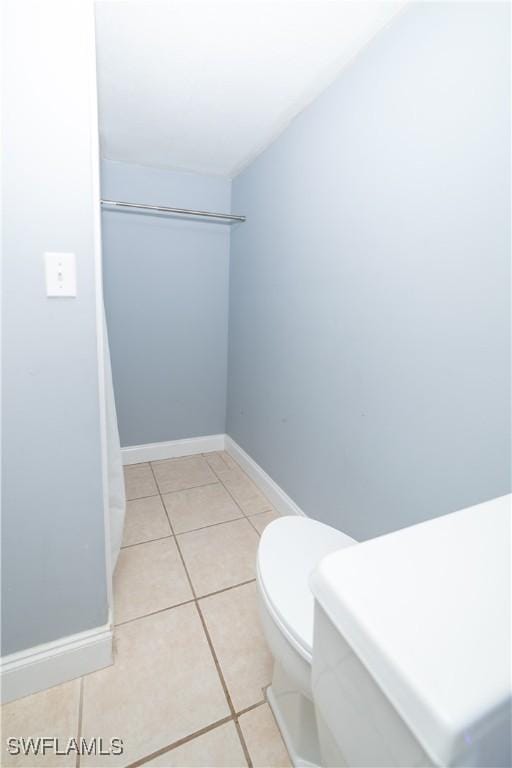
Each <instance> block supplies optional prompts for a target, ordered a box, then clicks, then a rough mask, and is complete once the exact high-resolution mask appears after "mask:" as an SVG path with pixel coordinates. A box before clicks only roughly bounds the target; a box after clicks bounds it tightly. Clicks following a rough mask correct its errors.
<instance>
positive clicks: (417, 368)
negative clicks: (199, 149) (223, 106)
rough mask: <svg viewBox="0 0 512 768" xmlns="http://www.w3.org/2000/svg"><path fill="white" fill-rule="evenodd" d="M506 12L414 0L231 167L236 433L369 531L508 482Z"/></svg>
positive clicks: (448, 507)
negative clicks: (264, 143)
mask: <svg viewBox="0 0 512 768" xmlns="http://www.w3.org/2000/svg"><path fill="white" fill-rule="evenodd" d="M509 14H510V9H509V7H508V6H507V4H505V3H487V2H486V3H418V4H413V5H412V6H411V7H409V8H408V9H407V10H406V11H405V12H404V13H403V14H402V15H401V16H399V17H398V18H396V19H395V20H394V21H393V22H392V23H391V24H390V26H389V27H388V28H387V29H386V30H384V31H383V32H382V33H381V34H380V35H379V36H378V37H377V38H376V39H375V40H374V41H372V43H371V44H370V45H369V46H368V47H367V48H366V50H365V51H363V52H361V53H360V54H359V56H358V57H357V58H356V59H355V60H354V62H353V64H352V66H351V67H350V68H349V69H348V70H346V71H345V72H344V73H343V74H342V75H341V77H340V78H339V79H338V80H337V81H336V83H335V84H333V86H331V87H330V88H329V89H328V90H327V91H326V92H325V93H324V94H322V96H321V97H319V98H318V99H317V100H316V102H314V103H313V104H312V105H311V106H310V107H309V108H308V109H307V110H306V111H305V112H303V113H302V114H301V116H300V117H298V118H297V119H296V120H295V121H294V123H293V124H292V125H291V126H290V127H289V128H288V130H287V131H286V132H285V133H284V134H283V135H282V136H281V137H280V138H279V139H278V140H277V141H276V142H275V143H274V144H273V145H272V146H271V147H270V148H269V149H268V150H267V151H266V152H264V153H263V154H262V155H261V156H260V157H259V158H258V159H257V160H256V161H255V162H254V163H253V164H252V165H251V166H250V167H249V168H248V169H247V170H246V171H245V172H243V173H242V174H241V175H240V176H238V177H237V178H236V179H235V180H234V182H233V192H232V198H233V207H234V208H236V209H237V210H239V211H241V212H242V213H243V214H246V215H247V223H246V224H245V225H244V227H243V228H242V227H241V228H239V229H237V231H236V232H233V234H232V241H231V272H230V323H229V375H228V417H227V431H228V433H229V434H230V435H231V436H232V437H233V438H234V439H235V440H236V441H237V442H238V443H239V444H240V445H241V446H242V447H243V448H244V449H245V450H246V451H247V452H248V453H249V454H250V455H251V456H252V457H253V458H254V459H255V460H256V461H257V462H258V463H259V464H260V465H261V466H262V467H263V468H264V469H265V470H266V471H267V472H268V473H269V474H270V475H271V477H273V478H274V480H275V481H276V482H277V483H279V484H280V485H281V486H282V488H283V489H284V490H285V491H286V492H287V493H288V494H289V495H290V496H291V497H292V498H293V499H294V500H295V501H296V502H297V503H298V504H299V505H300V506H301V507H302V508H303V510H304V511H305V512H306V513H307V514H308V515H310V516H311V517H313V518H316V519H319V520H322V521H324V522H327V523H331V524H332V525H335V526H337V527H338V528H341V529H342V530H344V531H345V532H347V533H348V534H350V535H352V536H354V537H355V538H357V539H366V538H369V537H373V536H376V535H378V534H382V533H385V532H387V531H391V530H393V529H398V528H401V527H403V526H406V525H409V524H413V523H416V522H418V521H421V520H424V519H427V518H431V517H434V516H437V515H440V514H443V513H446V512H450V511H452V510H455V509H458V508H461V507H465V506H468V505H470V504H476V503H477V502H481V501H484V500H486V499H489V498H492V497H494V496H499V495H501V494H504V493H506V492H507V491H508V490H509V488H510V453H509V424H510V420H509V396H510V390H509V362H510V359H509V353H510V346H509V341H510V339H509V331H508V329H509V308H510V305H509V286H510V281H509V277H510V275H509V258H510V219H509V217H510V189H509V183H510V155H509V147H510V121H509V115H510V77H509V71H510V24H509Z"/></svg>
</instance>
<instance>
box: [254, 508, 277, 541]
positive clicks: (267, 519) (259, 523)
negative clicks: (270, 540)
mask: <svg viewBox="0 0 512 768" xmlns="http://www.w3.org/2000/svg"><path fill="white" fill-rule="evenodd" d="M278 517H281V515H279V514H278V513H277V512H276V511H275V510H274V509H269V511H268V512H260V513H259V514H257V515H251V517H250V518H249V519H250V521H251V523H252V524H253V525H254V527H255V528H256V530H257V531H258V533H259V534H260V535H261V534H262V533H263V531H264V530H265V528H266V527H267V525H268V524H269V523H271V522H272V520H277V518H278Z"/></svg>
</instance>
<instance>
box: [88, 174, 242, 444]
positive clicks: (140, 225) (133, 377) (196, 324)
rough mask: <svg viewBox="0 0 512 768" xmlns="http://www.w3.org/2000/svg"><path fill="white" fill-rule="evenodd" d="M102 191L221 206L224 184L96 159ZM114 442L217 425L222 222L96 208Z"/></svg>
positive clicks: (220, 417) (221, 381) (222, 407)
mask: <svg viewBox="0 0 512 768" xmlns="http://www.w3.org/2000/svg"><path fill="white" fill-rule="evenodd" d="M101 188H102V196H103V197H104V198H107V199H111V200H126V201H129V202H142V203H148V204H161V205H169V206H173V207H178V208H193V209H195V210H206V211H217V212H221V213H226V212H229V211H230V195H231V182H230V181H229V179H222V178H218V177H213V176H203V175H199V174H194V173H183V172H178V171H176V172H174V171H165V170H160V169H155V168H149V167H143V166H137V165H131V164H125V163H118V162H111V161H104V162H103V164H102V173H101ZM102 233H103V271H104V291H105V308H106V314H107V326H108V335H109V342H110V352H111V359H112V372H113V378H114V391H115V397H116V406H117V416H118V422H119V432H120V438H121V445H123V446H128V445H140V444H143V443H153V442H159V441H163V440H177V439H181V438H185V437H197V436H200V435H210V434H218V433H221V432H224V431H225V420H226V376H227V322H228V283H229V226H226V225H225V224H218V223H209V222H207V223H205V221H204V220H203V221H190V220H185V219H176V218H171V217H168V216H158V215H156V216H154V215H147V214H140V213H133V212H131V213H127V212H124V211H123V212H120V211H112V210H106V209H104V210H103V215H102Z"/></svg>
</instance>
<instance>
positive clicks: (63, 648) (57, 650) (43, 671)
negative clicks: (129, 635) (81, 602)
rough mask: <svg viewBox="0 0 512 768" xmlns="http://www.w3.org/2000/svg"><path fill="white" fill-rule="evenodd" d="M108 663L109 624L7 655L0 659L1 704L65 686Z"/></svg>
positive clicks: (109, 660) (110, 630) (111, 660)
mask: <svg viewBox="0 0 512 768" xmlns="http://www.w3.org/2000/svg"><path fill="white" fill-rule="evenodd" d="M112 663H113V656H112V627H111V625H110V624H105V625H104V626H101V627H96V628H95V629H90V630H87V631H86V632H79V633H78V634H76V635H69V636H68V637H63V638H61V639H60V640H55V641H53V642H51V643H44V644H43V645H37V646H34V647H33V648H27V649H26V650H24V651H19V652H18V653H11V654H10V655H8V656H4V657H3V658H2V659H0V681H1V686H0V687H1V701H2V704H6V703H7V702H9V701H14V700H15V699H20V698H22V697H23V696H29V695H30V694H32V693H37V692H38V691H43V690H45V689H46V688H52V687H53V686H54V685H59V684H60V683H66V682H68V680H74V679H75V678H77V677H81V676H82V675H87V674H89V672H95V671H96V670H97V669H102V668H103V667H108V666H110V664H112Z"/></svg>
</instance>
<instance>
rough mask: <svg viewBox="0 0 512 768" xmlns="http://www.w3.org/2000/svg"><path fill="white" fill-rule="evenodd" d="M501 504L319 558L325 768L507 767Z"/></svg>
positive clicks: (317, 688)
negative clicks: (331, 767) (414, 767)
mask: <svg viewBox="0 0 512 768" xmlns="http://www.w3.org/2000/svg"><path fill="white" fill-rule="evenodd" d="M510 502H511V497H510V496H504V497H501V498H499V499H494V500H492V501H489V502H485V503H484V504H479V505H477V506H475V507H470V508H468V509H465V510H461V511H460V512H455V513H453V514H449V515H445V516H443V517H440V518H436V519H435V520H430V521H428V522H425V523H421V524H419V525H415V526H412V527H411V528H406V529H403V530H401V531H397V532H395V533H392V534H388V535H387V536H381V537H379V538H377V539H373V540H371V541H368V542H365V543H363V544H359V545H357V546H355V547H349V548H347V549H346V550H342V551H340V552H336V553H334V554H332V555H328V556H327V557H326V558H325V559H324V560H323V561H322V562H321V564H320V565H319V567H318V568H317V570H316V571H315V573H314V574H313V576H312V578H311V587H312V591H313V593H314V595H315V629H314V639H313V665H312V689H313V699H314V702H315V709H316V715H317V722H318V731H319V739H320V743H321V751H322V765H325V766H343V765H348V766H373V767H376V766H378V767H380V768H382V767H383V766H393V767H394V768H398V767H399V766H409V767H413V766H432V765H436V766H481V767H482V768H484V767H488V766H494V767H495V768H498V766H510V761H511V745H510V739H511V725H512V723H511V701H512V695H511V638H510V619H511V606H510V567H511V559H510V543H511V539H510V536H511V508H510Z"/></svg>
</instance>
